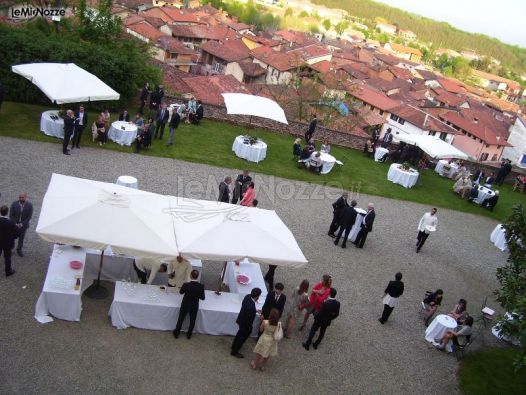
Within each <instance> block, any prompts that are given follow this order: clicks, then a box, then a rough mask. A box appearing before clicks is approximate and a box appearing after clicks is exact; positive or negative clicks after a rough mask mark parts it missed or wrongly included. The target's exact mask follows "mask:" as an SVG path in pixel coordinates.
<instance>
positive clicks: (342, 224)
mask: <svg viewBox="0 0 526 395" xmlns="http://www.w3.org/2000/svg"><path fill="white" fill-rule="evenodd" d="M348 198H349V193H348V192H343V194H342V196H340V197H339V198H338V200H336V201H335V202H334V203H333V204H332V209H333V212H332V213H333V217H332V222H331V224H330V226H329V232H328V233H327V234H328V235H329V236H330V237H332V238H333V239H334V245H336V246H337V245H338V243H339V242H340V238H342V235H343V241H342V248H346V247H347V240H348V239H349V234H350V233H351V230H352V228H353V226H354V224H355V222H356V221H357V220H358V221H360V230H359V231H358V234H357V236H356V239H355V240H354V241H353V242H352V243H353V244H354V245H355V246H356V247H357V248H363V246H364V244H365V240H366V239H367V235H368V234H369V232H372V231H373V223H374V220H375V218H376V212H375V211H374V204H373V203H369V204H368V205H367V212H366V213H365V214H360V215H358V212H357V211H356V205H357V202H356V200H352V201H351V202H350V204H349V201H348ZM336 232H338V234H335V233H336Z"/></svg>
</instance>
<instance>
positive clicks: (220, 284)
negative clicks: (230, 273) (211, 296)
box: [215, 261, 228, 295]
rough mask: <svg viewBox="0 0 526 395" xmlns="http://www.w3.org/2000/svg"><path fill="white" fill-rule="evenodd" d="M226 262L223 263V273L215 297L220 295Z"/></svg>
mask: <svg viewBox="0 0 526 395" xmlns="http://www.w3.org/2000/svg"><path fill="white" fill-rule="evenodd" d="M227 264H228V262H226V261H225V263H224V264H223V272H222V273H221V278H220V279H219V287H218V288H217V291H216V292H215V294H216V295H221V290H222V289H223V281H224V280H225V273H226V265H227Z"/></svg>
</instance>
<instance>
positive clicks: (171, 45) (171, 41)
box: [157, 36, 196, 55]
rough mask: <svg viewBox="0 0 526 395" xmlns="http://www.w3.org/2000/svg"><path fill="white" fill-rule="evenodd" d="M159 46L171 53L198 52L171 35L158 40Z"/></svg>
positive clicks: (185, 53) (189, 53)
mask: <svg viewBox="0 0 526 395" xmlns="http://www.w3.org/2000/svg"><path fill="white" fill-rule="evenodd" d="M157 46H158V47H160V48H163V49H166V50H167V51H169V52H171V53H176V54H181V55H193V54H195V53H196V52H195V51H194V50H192V49H190V48H188V47H187V46H185V45H184V44H183V43H182V42H181V41H179V40H177V39H176V38H173V37H170V36H164V37H161V38H159V39H158V40H157Z"/></svg>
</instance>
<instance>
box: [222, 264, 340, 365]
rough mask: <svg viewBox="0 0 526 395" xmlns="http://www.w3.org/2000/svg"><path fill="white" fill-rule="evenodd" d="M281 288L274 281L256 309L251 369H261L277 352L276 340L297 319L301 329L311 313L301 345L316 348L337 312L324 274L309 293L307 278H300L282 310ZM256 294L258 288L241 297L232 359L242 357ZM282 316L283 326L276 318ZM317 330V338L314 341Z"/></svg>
mask: <svg viewBox="0 0 526 395" xmlns="http://www.w3.org/2000/svg"><path fill="white" fill-rule="evenodd" d="M283 291H284V286H283V284H282V283H276V284H275V286H274V289H273V290H272V291H271V292H269V293H268V294H267V296H266V298H265V302H264V304H263V307H262V309H261V312H260V324H259V338H258V341H257V344H256V346H255V348H254V353H255V358H254V359H253V360H252V361H251V362H250V366H251V367H252V369H260V370H264V369H265V368H266V366H267V364H268V361H269V359H270V357H271V356H275V355H277V352H278V342H279V341H280V340H281V338H282V337H285V338H290V336H291V333H292V331H293V330H294V329H295V327H296V323H297V322H298V321H301V322H302V323H301V326H300V327H299V331H300V332H301V331H303V330H304V329H305V326H306V325H307V322H308V319H309V317H310V316H311V315H313V317H314V321H313V323H312V325H311V327H310V330H309V333H308V336H307V339H306V340H305V341H304V342H303V343H302V346H303V348H305V349H306V350H309V349H310V347H311V345H312V347H313V348H314V349H317V348H318V346H319V345H320V343H321V341H322V340H323V338H324V336H325V332H326V330H327V328H328V327H329V326H330V324H331V322H332V320H334V319H335V318H337V317H338V315H339V313H340V302H338V301H337V300H336V294H337V291H336V289H335V288H333V287H332V278H331V276H330V275H328V274H325V275H323V276H322V279H321V281H320V282H319V283H317V284H315V285H314V286H313V287H312V290H311V291H310V295H309V281H308V280H303V281H302V282H301V283H300V285H299V286H297V287H296V288H295V289H294V290H293V292H292V294H289V295H290V298H289V305H288V308H287V309H286V310H285V306H286V301H287V296H286V295H285V294H284V292H283ZM260 295H261V289H259V288H254V289H252V291H251V293H250V294H249V295H247V296H245V298H244V299H243V303H242V306H241V310H240V312H239V315H238V317H237V320H236V322H237V324H238V326H239V330H238V332H237V334H236V336H235V337H234V340H233V341H232V345H231V351H230V354H231V355H232V356H234V357H236V358H244V355H243V354H241V353H240V350H241V348H242V346H243V344H244V343H245V341H246V340H247V339H248V337H249V336H250V335H251V333H252V330H253V324H254V320H255V318H256V314H258V311H257V309H256V304H257V303H258V300H259V297H260ZM284 314H285V315H284ZM282 318H284V320H283V322H284V323H285V324H284V326H282V323H281V321H280V320H281V319H282ZM318 332H319V333H318ZM317 333H318V335H317V338H316V340H314V337H315V336H316V334H317Z"/></svg>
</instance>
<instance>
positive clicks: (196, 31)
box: [171, 25, 236, 41]
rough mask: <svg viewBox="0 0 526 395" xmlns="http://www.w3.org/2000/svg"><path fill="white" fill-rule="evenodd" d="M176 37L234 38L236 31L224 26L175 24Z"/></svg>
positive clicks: (173, 33) (173, 32)
mask: <svg viewBox="0 0 526 395" xmlns="http://www.w3.org/2000/svg"><path fill="white" fill-rule="evenodd" d="M171 29H172V35H173V36H174V37H185V38H197V39H206V40H217V41H219V40H224V39H225V38H227V37H232V38H234V37H235V36H236V34H235V32H234V31H232V30H230V29H229V28H227V27H224V26H210V27H208V26H204V25H174V26H172V27H171Z"/></svg>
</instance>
